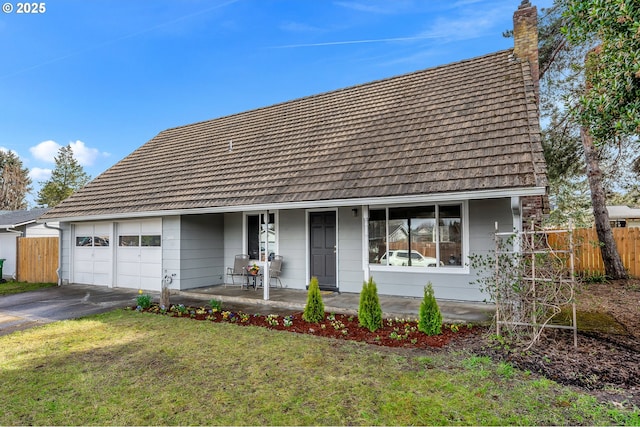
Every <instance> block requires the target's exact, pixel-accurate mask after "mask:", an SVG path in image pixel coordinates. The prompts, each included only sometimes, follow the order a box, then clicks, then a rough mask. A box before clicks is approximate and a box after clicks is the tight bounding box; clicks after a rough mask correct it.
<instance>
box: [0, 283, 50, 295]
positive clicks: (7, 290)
mask: <svg viewBox="0 0 640 427" xmlns="http://www.w3.org/2000/svg"><path fill="white" fill-rule="evenodd" d="M53 286H56V284H55V283H25V282H5V283H0V296H2V295H11V294H19V293H20V292H28V291H37V290H38V289H44V288H51V287H53Z"/></svg>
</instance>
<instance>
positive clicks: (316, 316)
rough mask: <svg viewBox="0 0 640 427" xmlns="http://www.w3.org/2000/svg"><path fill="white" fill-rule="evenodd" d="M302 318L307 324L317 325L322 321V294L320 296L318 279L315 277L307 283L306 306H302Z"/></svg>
mask: <svg viewBox="0 0 640 427" xmlns="http://www.w3.org/2000/svg"><path fill="white" fill-rule="evenodd" d="M302 318H303V319H304V320H305V321H306V322H309V323H319V322H322V321H323V320H324V303H323V302H322V294H320V285H318V278H317V277H315V276H314V277H312V278H311V281H310V282H309V291H308V293H307V305H305V306H304V312H303V313H302Z"/></svg>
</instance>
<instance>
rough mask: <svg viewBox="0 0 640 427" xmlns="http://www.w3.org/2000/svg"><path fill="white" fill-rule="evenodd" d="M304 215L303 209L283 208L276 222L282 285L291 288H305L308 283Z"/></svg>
mask: <svg viewBox="0 0 640 427" xmlns="http://www.w3.org/2000/svg"><path fill="white" fill-rule="evenodd" d="M305 224H306V215H305V211H304V210H283V211H280V214H279V222H278V240H279V244H278V251H279V252H280V253H279V254H278V255H282V256H283V257H284V259H283V262H282V277H281V281H282V285H283V286H285V287H287V288H291V289H305V288H306V287H307V285H308V281H309V280H308V279H307V277H306V275H307V249H306V233H307V231H306V225H305Z"/></svg>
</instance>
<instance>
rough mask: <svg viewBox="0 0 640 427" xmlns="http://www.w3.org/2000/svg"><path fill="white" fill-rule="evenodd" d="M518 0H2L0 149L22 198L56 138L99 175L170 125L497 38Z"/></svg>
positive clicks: (43, 169) (45, 167)
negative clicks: (23, 173)
mask: <svg viewBox="0 0 640 427" xmlns="http://www.w3.org/2000/svg"><path fill="white" fill-rule="evenodd" d="M520 2H521V0H355V1H349V0H344V1H341V0H336V1H329V0H153V1H151V0H90V1H87V0H51V1H45V2H43V5H44V9H45V10H44V13H39V14H18V13H16V12H17V7H18V2H16V1H13V0H6V1H5V0H3V2H2V3H3V4H4V6H3V10H5V9H4V8H5V7H6V3H9V4H10V5H11V6H13V11H12V12H11V13H6V10H5V13H2V12H0V43H1V44H0V149H4V150H12V151H14V152H16V153H17V154H18V155H19V156H20V158H21V159H22V162H23V164H24V166H25V167H27V168H28V169H29V170H30V173H31V176H32V179H33V181H34V188H35V190H34V196H33V197H32V198H31V199H30V200H33V199H34V198H35V193H36V192H37V190H38V189H39V185H38V182H39V181H45V180H47V179H48V178H49V174H50V172H51V169H52V168H53V167H54V163H53V158H54V156H55V155H56V154H57V151H58V148H59V147H60V146H63V145H67V144H71V145H72V148H73V150H74V156H75V157H76V159H78V161H79V162H80V163H81V164H82V165H83V167H84V169H85V171H86V172H87V173H88V174H89V175H91V176H92V177H96V176H98V175H99V174H100V173H102V172H103V171H104V170H106V169H107V168H109V167H110V166H112V165H113V164H115V163H117V162H118V161H119V160H121V159H122V158H124V157H125V156H127V155H128V154H129V153H131V152H132V151H133V150H135V149H136V148H138V147H139V146H141V145H142V144H144V143H145V142H146V141H148V140H149V139H151V138H153V137H154V136H155V135H156V134H157V133H158V132H160V131H162V130H164V129H167V128H171V127H175V126H181V125H185V124H189V123H194V122H198V121H202V120H209V119H213V118H216V117H221V116H225V115H229V114H234V113H238V112H242V111H246V110H250V109H254V108H259V107H263V106H268V105H272V104H275V103H279V102H283V101H288V100H291V99H295V98H299V97H303V96H307V95H313V94H316V93H321V92H326V91H331V90H334V89H339V88H343V87H347V86H352V85H356V84H360V83H365V82H368V81H372V80H377V79H381V78H386V77H391V76H395V75H399V74H404V73H408V72H412V71H416V70H420V69H424V68H429V67H433V66H437V65H441V64H446V63H449V62H454V61H458V60H461V59H465V58H471V57H475V56H480V55H484V54H487V53H491V52H494V51H497V50H501V49H507V48H510V47H512V45H513V41H512V40H511V39H505V38H503V37H502V35H501V34H502V32H503V31H504V30H506V29H510V28H511V27H512V25H513V24H512V16H513V12H514V11H515V10H516V8H517V7H518V5H519V4H520ZM532 3H533V4H534V5H536V6H537V7H538V10H540V8H542V7H549V6H550V5H551V4H552V0H540V1H536V0H533V1H532Z"/></svg>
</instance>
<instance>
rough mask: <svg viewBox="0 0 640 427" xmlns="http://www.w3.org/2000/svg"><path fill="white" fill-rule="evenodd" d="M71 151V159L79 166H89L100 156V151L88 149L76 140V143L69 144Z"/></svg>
mask: <svg viewBox="0 0 640 427" xmlns="http://www.w3.org/2000/svg"><path fill="white" fill-rule="evenodd" d="M69 145H71V151H73V157H74V158H75V159H76V160H77V161H78V163H80V165H81V166H91V165H93V162H95V160H96V159H97V158H98V156H99V155H100V150H98V149H97V148H89V147H87V146H86V145H85V144H84V142H82V141H80V140H78V141H76V142H70V143H69Z"/></svg>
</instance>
